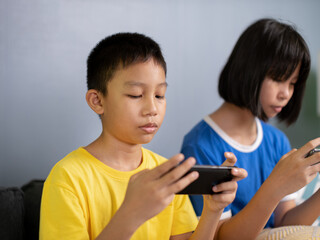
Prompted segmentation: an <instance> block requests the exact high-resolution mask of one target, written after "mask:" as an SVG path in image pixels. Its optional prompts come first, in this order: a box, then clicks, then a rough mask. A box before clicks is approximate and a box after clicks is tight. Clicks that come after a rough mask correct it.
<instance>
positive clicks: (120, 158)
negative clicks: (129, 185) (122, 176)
mask: <svg viewBox="0 0 320 240" xmlns="http://www.w3.org/2000/svg"><path fill="white" fill-rule="evenodd" d="M141 147H142V146H141V144H136V145H132V144H127V143H124V142H121V141H119V140H117V139H110V137H106V136H104V135H103V133H102V134H101V135H100V136H99V137H98V138H97V139H96V140H95V141H94V142H92V143H91V144H89V145H88V146H86V147H85V149H86V150H87V151H88V152H89V153H90V154H91V155H93V156H94V157H95V158H97V159H98V160H99V161H101V162H103V163H104V164H106V165H108V166H109V167H111V168H114V169H116V170H119V171H132V170H134V169H136V168H137V167H139V165H140V164H141V162H142V151H141Z"/></svg>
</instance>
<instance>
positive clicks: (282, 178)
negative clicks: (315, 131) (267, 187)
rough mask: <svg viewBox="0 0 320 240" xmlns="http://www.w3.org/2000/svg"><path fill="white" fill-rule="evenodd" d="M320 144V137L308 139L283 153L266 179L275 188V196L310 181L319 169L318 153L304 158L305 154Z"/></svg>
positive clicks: (289, 191)
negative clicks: (306, 141)
mask: <svg viewBox="0 0 320 240" xmlns="http://www.w3.org/2000/svg"><path fill="white" fill-rule="evenodd" d="M319 144H320V138H316V139H314V140H311V141H309V142H308V143H307V144H305V145H304V146H303V147H301V148H300V149H298V150H297V149H293V150H291V151H290V152H288V153H287V154H285V155H284V156H283V157H282V158H281V159H280V161H279V162H278V164H277V165H276V166H275V167H274V169H273V171H272V172H271V174H270V176H269V177H268V179H267V181H268V182H270V184H271V185H274V186H277V187H276V188H275V194H276V195H275V196H279V198H280V199H281V198H283V197H284V196H286V195H288V194H290V193H293V192H296V191H298V190H299V189H301V188H302V187H304V186H305V185H307V184H308V183H310V182H311V181H312V180H313V179H314V178H315V177H316V175H317V173H318V172H319V171H320V164H317V163H318V162H320V153H315V154H313V155H312V156H310V157H307V158H305V156H306V154H307V153H308V152H309V151H310V150H311V149H313V148H315V147H316V146H318V145H319Z"/></svg>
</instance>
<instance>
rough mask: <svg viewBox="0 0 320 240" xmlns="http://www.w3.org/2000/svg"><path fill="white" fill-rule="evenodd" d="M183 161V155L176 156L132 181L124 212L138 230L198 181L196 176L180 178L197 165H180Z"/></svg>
mask: <svg viewBox="0 0 320 240" xmlns="http://www.w3.org/2000/svg"><path fill="white" fill-rule="evenodd" d="M183 159H184V156H183V155H182V154H177V155H175V156H174V157H172V158H171V159H169V160H168V161H167V162H165V163H163V164H161V165H160V166H158V167H155V168H154V169H152V170H150V169H145V170H143V171H141V172H139V173H137V174H135V175H133V176H132V177H131V178H130V181H129V184H128V188H127V192H126V196H125V199H124V201H123V204H122V206H121V208H122V209H125V211H127V213H128V214H130V215H131V217H133V219H134V221H135V223H136V225H137V227H138V226H139V225H141V224H142V223H144V222H145V221H147V220H148V219H150V218H152V217H153V216H155V215H157V214H158V213H160V212H161V211H162V210H163V209H164V208H165V207H166V206H167V205H168V204H170V203H171V201H172V200H173V198H174V195H175V193H177V192H179V191H181V190H182V189H184V188H185V187H186V186H187V185H189V184H190V183H191V182H193V181H194V180H196V179H197V178H198V175H199V174H198V173H197V172H191V173H190V174H188V175H186V176H185V177H183V178H181V177H182V176H183V175H184V174H185V173H186V172H187V171H188V170H189V169H190V168H191V167H192V166H193V165H194V164H195V162H196V161H195V159H194V158H188V159H187V160H186V161H184V162H183V163H181V164H180V165H178V164H179V163H180V162H181V161H182V160H183Z"/></svg>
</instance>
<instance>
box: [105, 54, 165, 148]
mask: <svg viewBox="0 0 320 240" xmlns="http://www.w3.org/2000/svg"><path fill="white" fill-rule="evenodd" d="M166 89H167V83H166V78H165V72H164V70H163V68H162V67H161V66H160V65H159V64H157V63H155V62H154V61H153V60H152V59H150V60H148V61H147V62H142V63H136V64H133V65H130V66H128V67H126V68H124V69H123V68H120V69H119V70H117V71H116V72H115V74H114V76H113V78H112V79H111V81H109V83H108V86H107V95H106V96H103V99H102V102H103V111H104V112H103V114H102V115H101V119H102V125H103V131H104V134H108V135H111V136H112V137H114V138H116V139H118V140H120V141H122V142H126V143H129V144H145V143H148V142H150V141H151V140H152V138H153V136H154V135H155V134H156V132H157V131H158V129H159V128H160V126H161V124H162V121H163V118H164V115H165V111H166V99H165V93H166Z"/></svg>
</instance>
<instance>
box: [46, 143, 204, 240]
mask: <svg viewBox="0 0 320 240" xmlns="http://www.w3.org/2000/svg"><path fill="white" fill-rule="evenodd" d="M142 156H143V157H142V163H141V165H140V166H139V167H138V168H137V169H135V170H133V171H130V172H122V171H118V170H115V169H113V168H110V167H108V166H107V165H105V164H103V163H102V162H101V161H99V160H98V159H96V158H95V157H93V156H92V155H91V154H90V153H89V152H87V151H86V150H85V149H84V148H82V147H80V148H79V149H77V150H75V151H73V152H71V153H70V154H68V155H67V156H66V157H64V158H63V159H62V160H61V161H59V162H58V163H57V164H56V165H55V166H54V168H53V169H52V170H51V172H50V174H49V176H48V178H47V180H46V182H45V184H44V188H43V193H42V202H41V215H40V239H44V240H48V239H55V240H56V239H77V240H80V239H95V238H96V237H97V236H98V235H99V234H100V232H101V231H102V230H103V229H104V227H105V226H106V225H107V224H108V222H109V221H110V219H111V218H112V216H113V215H114V214H115V212H116V211H117V210H118V209H119V207H120V205H121V204H122V202H123V199H124V196H125V193H126V189H127V185H128V181H129V179H130V176H131V175H133V174H135V173H137V172H139V171H141V170H143V169H146V168H149V169H151V168H154V167H155V166H158V165H160V164H161V163H163V162H164V161H166V159H165V158H163V157H161V156H159V155H157V154H155V153H153V152H151V151H149V150H147V149H144V148H142ZM197 223H198V220H197V218H196V215H195V213H194V210H193V208H192V205H191V202H190V200H189V198H188V196H187V195H176V196H175V197H174V200H173V201H172V202H171V203H170V204H169V205H168V206H167V207H166V208H165V209H164V210H163V211H162V212H160V213H159V214H158V215H156V216H155V217H153V218H151V219H149V220H148V221H147V222H145V223H144V224H142V225H141V226H140V227H139V228H138V229H137V231H136V232H135V233H134V235H133V237H132V238H131V239H152V240H154V239H159V240H160V239H161V240H163V239H169V238H170V236H171V235H178V234H182V233H186V232H190V231H194V229H195V228H196V226H197Z"/></svg>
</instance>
